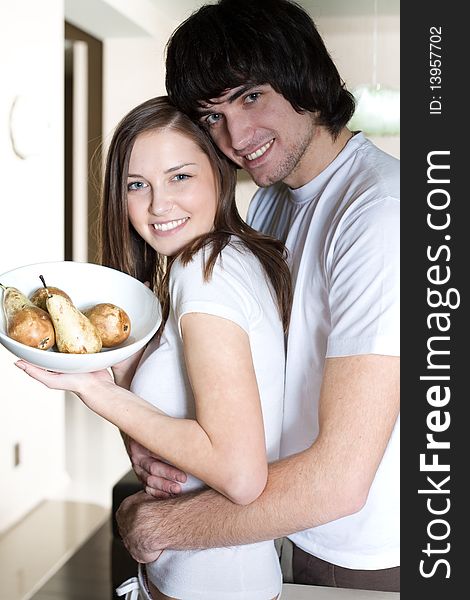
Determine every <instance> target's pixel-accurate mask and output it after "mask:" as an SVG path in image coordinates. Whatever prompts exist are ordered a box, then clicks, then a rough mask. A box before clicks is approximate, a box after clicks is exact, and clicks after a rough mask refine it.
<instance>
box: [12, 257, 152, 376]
mask: <svg viewBox="0 0 470 600" xmlns="http://www.w3.org/2000/svg"><path fill="white" fill-rule="evenodd" d="M39 275H43V276H44V279H45V281H46V283H47V285H50V286H51V287H58V288H60V289H62V290H63V291H64V292H66V293H67V294H68V295H69V296H70V297H71V299H72V301H73V303H74V305H75V306H76V307H77V308H78V309H79V310H86V309H87V308H91V307H92V306H93V305H94V304H98V303H100V302H110V303H112V304H115V305H117V306H119V307H120V308H122V309H124V310H125V311H126V313H127V314H128V315H129V318H130V321H131V333H130V336H129V337H128V338H127V340H126V341H125V342H123V343H122V344H121V345H119V346H116V347H115V348H104V349H103V350H102V351H101V352H98V353H96V354H65V353H60V352H58V351H56V350H55V348H54V349H52V348H51V349H50V350H47V351H46V350H38V349H37V348H31V347H29V346H26V345H25V344H21V343H19V342H16V341H15V340H12V339H11V338H10V337H8V335H7V333H6V319H5V313H4V311H3V308H2V307H3V302H2V307H1V308H0V342H1V343H2V344H3V345H4V346H5V347H6V348H8V350H10V352H12V353H13V354H14V355H15V356H17V357H19V358H23V359H24V360H26V361H28V362H30V363H32V364H34V365H37V366H38V367H42V368H44V369H48V370H50V371H57V372H59V373H89V372H91V371H99V370H100V369H106V368H108V367H111V366H112V365H115V364H116V363H118V362H120V361H121V360H124V359H126V358H129V357H130V356H132V354H135V353H136V352H137V351H138V350H140V349H141V348H142V347H143V346H144V345H145V344H146V343H147V342H148V341H149V340H150V339H151V338H152V336H153V335H154V334H155V332H156V331H157V329H158V327H159V325H160V323H161V310H160V303H159V302H158V300H157V298H156V296H155V295H154V294H153V292H151V291H150V290H149V289H148V288H147V287H146V286H145V285H144V284H143V283H141V282H140V281H138V280H137V279H134V278H133V277H131V276H130V275H126V274H125V273H121V272H120V271H117V270H115V269H110V268H108V267H102V266H100V265H95V264H91V263H78V262H71V261H64V262H48V263H38V264H33V265H26V266H24V267H19V268H18V269H14V270H13V271H8V272H6V273H3V274H2V275H0V283H2V284H3V285H4V286H7V287H8V286H10V287H16V288H18V289H19V290H20V291H21V292H22V293H23V294H25V296H28V298H29V297H30V296H31V294H32V293H33V292H34V291H35V290H37V289H38V288H39V287H41V285H42V284H41V281H40V279H39Z"/></svg>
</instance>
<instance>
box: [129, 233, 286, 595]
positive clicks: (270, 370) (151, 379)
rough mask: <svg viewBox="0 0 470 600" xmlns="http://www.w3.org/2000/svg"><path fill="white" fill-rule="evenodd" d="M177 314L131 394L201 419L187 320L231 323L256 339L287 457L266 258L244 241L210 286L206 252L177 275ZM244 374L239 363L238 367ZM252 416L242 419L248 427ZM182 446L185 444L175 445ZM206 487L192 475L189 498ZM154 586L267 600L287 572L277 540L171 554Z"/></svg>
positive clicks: (257, 361)
mask: <svg viewBox="0 0 470 600" xmlns="http://www.w3.org/2000/svg"><path fill="white" fill-rule="evenodd" d="M170 303H171V307H170V314H169V317H168V321H167V322H166V325H165V328H164V331H163V335H162V338H161V341H160V343H159V344H158V343H157V342H156V340H154V341H152V342H151V343H150V344H149V346H148V347H147V349H146V351H145V353H144V355H143V357H142V360H141V361H140V363H139V366H138V369H137V371H136V374H135V376H134V379H133V381H132V385H131V391H132V392H134V393H135V394H137V395H138V396H140V397H141V398H144V399H145V400H147V401H148V402H150V403H152V404H153V405H155V406H157V407H158V408H159V409H160V410H162V411H163V412H165V413H166V414H168V415H170V416H172V417H176V418H181V419H195V418H196V412H195V409H196V407H195V400H194V396H193V392H192V388H191V385H190V382H189V380H188V374H187V371H186V367H185V360H184V351H183V340H182V336H181V328H180V321H181V318H182V317H183V316H184V315H185V314H188V313H205V314H209V315H215V316H218V317H222V318H224V319H228V320H230V321H232V322H233V323H235V324H236V325H238V326H239V327H241V328H242V329H243V330H244V331H245V332H246V333H247V335H248V337H249V341H250V348H251V354H252V359H253V366H254V370H255V374H256V380H257V383H258V390H259V395H260V401H261V408H262V412H263V423H264V431H265V441H266V454H267V459H268V461H269V462H272V461H274V460H276V459H277V458H279V448H280V439H281V430H282V416H283V400H284V367H285V342H284V332H283V326H282V322H281V318H280V315H279V311H278V309H277V303H276V302H275V300H274V295H273V293H272V290H271V287H270V284H269V283H268V280H267V278H266V275H265V273H264V270H263V268H262V266H261V263H260V262H259V260H258V259H257V258H256V257H255V256H254V255H253V254H252V253H251V252H250V251H249V250H247V249H246V248H245V247H244V246H243V245H242V244H241V242H240V240H239V239H238V238H235V237H232V240H231V242H230V243H229V244H228V245H227V246H226V247H225V248H224V249H223V250H222V252H221V254H220V256H219V258H218V259H217V262H216V263H215V266H214V270H213V273H212V276H211V278H210V280H209V281H205V280H204V277H203V251H200V252H199V253H197V254H196V255H195V256H194V257H193V260H192V261H191V262H190V263H189V264H187V265H186V266H183V264H182V263H181V262H180V261H179V260H177V261H175V263H174V264H173V266H172V268H171V272H170ZM234 368H236V365H234ZM244 418H245V417H244V415H243V414H240V420H241V421H242V422H243V419H244ZM175 444H184V440H178V439H175ZM203 486H204V484H203V482H202V481H200V480H198V479H196V478H195V477H193V476H192V475H190V474H188V479H187V482H186V483H185V484H184V485H183V486H182V487H183V492H189V491H192V490H196V489H200V488H201V487H203ZM147 574H148V577H149V579H150V581H151V582H152V583H153V584H154V585H155V586H156V587H157V588H158V589H159V590H160V591H161V592H163V593H164V594H166V595H167V596H171V597H174V598H192V599H194V600H196V599H200V600H223V599H224V600H239V599H240V598H245V599H246V600H259V599H260V598H261V599H263V598H264V599H265V600H268V598H274V597H275V596H276V595H277V594H279V592H280V590H281V570H280V566H279V560H278V557H277V553H276V550H275V548H274V542H273V541H267V542H260V543H256V544H247V545H244V546H232V547H229V548H209V549H207V550H194V551H173V550H165V551H164V552H163V553H162V554H161V556H160V557H159V558H158V559H157V561H155V562H154V563H150V564H148V565H147Z"/></svg>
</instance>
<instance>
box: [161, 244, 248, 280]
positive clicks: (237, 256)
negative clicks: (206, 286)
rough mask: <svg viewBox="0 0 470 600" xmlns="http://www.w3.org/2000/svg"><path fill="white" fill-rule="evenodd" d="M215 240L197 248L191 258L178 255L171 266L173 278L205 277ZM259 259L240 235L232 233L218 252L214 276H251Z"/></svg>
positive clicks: (244, 277) (214, 265) (214, 264)
mask: <svg viewBox="0 0 470 600" xmlns="http://www.w3.org/2000/svg"><path fill="white" fill-rule="evenodd" d="M214 245H215V242H208V243H207V244H206V245H205V246H203V247H202V248H200V249H199V250H197V251H196V252H195V253H194V254H193V255H192V256H191V258H190V259H189V260H185V259H183V258H182V257H181V256H180V257H178V258H177V259H176V260H175V261H174V263H173V265H172V268H171V275H170V277H171V279H173V280H175V279H177V278H180V277H185V278H186V277H190V276H192V277H202V278H203V279H206V278H205V277H204V273H205V267H206V265H207V264H208V261H209V260H210V258H211V256H212V253H213V251H214ZM258 263H259V261H258V259H257V258H256V256H255V255H254V254H253V252H252V251H251V250H250V249H249V248H248V247H247V246H246V244H245V243H244V242H243V240H241V239H240V238H239V237H238V236H235V235H232V236H230V239H229V240H228V242H227V243H226V244H225V245H224V246H223V247H222V249H221V250H220V252H219V253H218V255H217V257H216V259H215V261H214V263H213V269H212V276H218V277H223V276H224V275H228V276H230V275H232V276H236V275H238V276H240V277H241V280H242V281H243V280H246V278H247V277H248V278H249V275H250V272H252V271H253V269H256V268H257V266H258Z"/></svg>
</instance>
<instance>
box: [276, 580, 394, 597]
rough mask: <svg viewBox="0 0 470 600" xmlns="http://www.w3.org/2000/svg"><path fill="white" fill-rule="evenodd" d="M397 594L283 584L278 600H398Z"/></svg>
mask: <svg viewBox="0 0 470 600" xmlns="http://www.w3.org/2000/svg"><path fill="white" fill-rule="evenodd" d="M399 598H400V594H399V592H370V591H367V590H348V589H344V588H331V587H318V586H311V585H296V584H293V583H285V584H284V585H283V586H282V595H281V599H280V600H398V599H399Z"/></svg>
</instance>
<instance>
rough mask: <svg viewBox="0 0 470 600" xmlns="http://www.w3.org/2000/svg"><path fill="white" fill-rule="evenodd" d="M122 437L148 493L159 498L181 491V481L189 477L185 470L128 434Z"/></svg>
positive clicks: (134, 467)
mask: <svg viewBox="0 0 470 600" xmlns="http://www.w3.org/2000/svg"><path fill="white" fill-rule="evenodd" d="M122 437H123V439H124V444H125V446H126V450H127V453H128V454H129V457H130V459H131V463H132V468H133V469H134V472H135V474H136V475H137V477H138V478H139V479H140V481H141V482H142V483H143V485H144V486H145V491H146V493H147V494H149V495H150V496H153V497H154V498H157V499H164V498H169V497H170V496H174V495H175V494H179V493H180V492H181V485H180V483H184V482H185V481H186V479H187V477H186V474H185V473H183V471H180V470H179V469H176V468H175V467H172V466H171V465H169V464H167V463H165V462H163V461H161V460H160V459H159V457H158V456H155V454H152V452H150V451H149V450H147V448H144V447H143V446H142V445H141V444H139V443H138V442H136V441H135V440H133V439H132V438H130V437H129V436H128V435H126V434H124V433H123V434H122ZM178 482H179V483H178Z"/></svg>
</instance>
